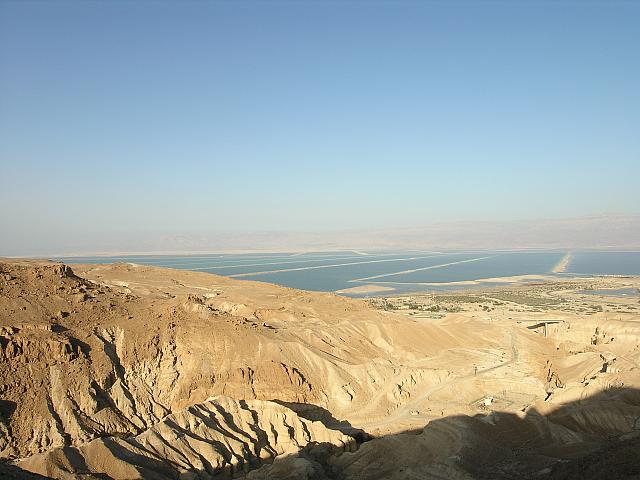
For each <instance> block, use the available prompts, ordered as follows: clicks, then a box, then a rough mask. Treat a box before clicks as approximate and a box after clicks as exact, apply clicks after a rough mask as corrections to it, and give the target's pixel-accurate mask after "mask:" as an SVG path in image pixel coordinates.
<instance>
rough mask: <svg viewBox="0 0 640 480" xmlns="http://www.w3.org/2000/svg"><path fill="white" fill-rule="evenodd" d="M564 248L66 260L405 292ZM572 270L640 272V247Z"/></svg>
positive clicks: (541, 270) (600, 255) (506, 271)
mask: <svg viewBox="0 0 640 480" xmlns="http://www.w3.org/2000/svg"><path fill="white" fill-rule="evenodd" d="M566 254H567V252H560V251H553V252H551V251H516V252H513V251H476V252H469V251H460V252H429V251H395V252H360V251H352V252H321V253H320V252H316V253H302V254H300V253H273V254H243V255H233V254H209V255H178V256H169V255H156V256H150V255H141V256H117V257H113V256H111V257H104V256H100V257H66V258H61V260H64V261H65V262H67V263H112V262H129V263H136V264H144V265H154V266H163V267H170V268H177V269H184V270H193V271H200V272H209V273H215V274H218V275H224V276H229V277H233V278H240V279H245V280H257V281H262V282H270V283H276V284H279V285H284V286H287V287H292V288H299V289H304V290H316V291H336V290H342V289H349V288H353V287H357V286H362V285H378V286H384V287H386V288H389V289H390V290H387V291H394V292H396V293H402V292H414V291H425V290H427V291H428V290H441V289H452V288H461V287H464V285H456V284H455V283H454V284H453V285H449V283H451V282H468V281H474V280H483V279H495V278H498V277H512V276H518V275H549V274H554V273H553V271H554V269H555V268H556V266H557V265H558V264H559V263H560V262H561V261H562V260H563V258H564V257H565V255H566ZM573 274H576V275H591V274H596V275H640V252H574V253H571V256H570V260H569V263H568V264H567V265H566V266H565V267H564V271H563V272H562V273H560V274H557V275H565V276H566V275H573ZM486 283H489V284H491V283H495V282H491V281H490V280H489V281H488V282H486ZM391 289H393V290H391Z"/></svg>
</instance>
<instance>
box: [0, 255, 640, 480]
mask: <svg viewBox="0 0 640 480" xmlns="http://www.w3.org/2000/svg"><path fill="white" fill-rule="evenodd" d="M621 287H626V288H634V289H637V288H638V287H640V280H639V279H637V278H632V277H629V278H594V279H579V280H577V279H566V280H561V281H559V280H544V281H540V282H537V283H528V284H522V285H510V286H504V287H500V288H493V289H490V290H477V291H475V290H474V291H466V292H464V293H447V294H434V295H413V296H404V297H390V298H376V299H372V300H354V299H349V298H343V297H340V296H337V295H334V294H323V293H310V292H302V291H298V290H294V289H288V288H282V287H278V286H274V285H270V284H265V283H259V282H249V281H242V280H237V279H229V278H225V277H219V276H215V275H210V274H206V273H198V272H188V271H183V270H172V269H163V268H155V267H147V266H138V265H131V264H115V265H100V266H95V265H77V266H74V268H73V271H72V270H71V269H70V268H69V267H67V266H64V265H60V264H52V263H47V262H32V261H8V260H7V261H2V262H0V415H1V416H0V455H1V456H2V457H3V458H4V462H3V463H0V474H3V475H5V476H7V478H12V477H10V475H11V476H13V477H14V478H20V476H21V475H31V477H26V476H25V478H38V475H42V476H48V477H52V478H59V479H71V478H74V479H75V478H82V479H121V480H124V479H134V478H140V479H148V478H153V479H177V478H180V479H187V478H189V479H190V478H248V479H275V478H290V479H328V478H334V479H338V478H340V479H374V478H376V479H377V478H397V479H401V478H402V479H404V478H452V479H455V478H460V479H462V478H465V479H466V478H505V479H506V478H552V479H559V478H581V479H584V478H586V479H589V478H593V479H595V478H633V477H632V475H634V474H637V473H639V472H640V461H638V460H637V455H635V456H634V455H629V452H634V451H636V452H637V447H638V444H639V441H640V440H638V438H639V437H640V370H639V369H638V365H639V362H640V303H639V301H640V297H638V296H635V295H628V296H611V295H589V294H587V293H584V291H585V290H588V289H607V288H621ZM634 449H636V450H634ZM629 459H631V460H629ZM585 462H586V463H585ZM602 472H605V473H606V474H607V475H609V474H611V475H614V476H609V477H606V476H602Z"/></svg>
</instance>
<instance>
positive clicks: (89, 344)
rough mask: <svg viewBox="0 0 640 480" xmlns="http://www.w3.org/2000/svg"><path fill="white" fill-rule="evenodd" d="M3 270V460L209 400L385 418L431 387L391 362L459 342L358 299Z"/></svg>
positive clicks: (176, 275) (138, 424) (128, 274)
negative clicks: (367, 411)
mask: <svg viewBox="0 0 640 480" xmlns="http://www.w3.org/2000/svg"><path fill="white" fill-rule="evenodd" d="M0 268H1V269H2V270H1V272H2V273H1V275H2V277H1V280H0V288H1V289H2V290H1V291H2V301H1V302H0V319H1V321H2V323H1V324H0V356H1V357H0V358H1V359H2V361H1V362H0V378H1V379H2V384H1V385H0V389H1V390H0V394H1V395H2V401H3V421H2V423H1V425H2V427H1V428H2V430H1V431H2V437H1V439H0V448H1V449H2V450H1V453H2V455H3V456H5V457H24V456H27V455H30V454H34V453H40V452H44V451H46V450H49V449H51V448H54V447H60V446H65V445H67V446H68V445H79V444H82V443H85V442H88V441H90V440H92V439H94V438H96V437H102V436H105V435H115V436H125V435H138V434H140V433H141V432H143V431H145V430H147V429H149V428H150V427H152V426H153V425H156V424H157V423H158V422H159V421H160V420H161V419H163V418H165V417H166V415H168V414H170V413H171V412H176V411H179V410H180V409H182V408H185V407H187V406H190V405H194V404H197V403H201V402H204V401H206V400H207V399H208V398H210V397H213V396H216V395H227V396H230V397H233V398H237V399H263V400H271V399H278V400H280V401H284V402H294V403H300V404H313V405H318V406H321V407H323V408H327V409H329V410H330V411H331V412H332V413H334V414H336V415H337V416H340V415H341V414H343V413H344V412H347V411H353V410H354V409H358V408H360V407H362V406H364V405H367V404H369V401H370V400H371V399H372V398H373V397H375V402H376V403H375V406H376V408H375V410H376V411H377V410H379V409H382V410H385V409H389V408H393V407H394V405H397V404H398V403H399V402H401V401H402V396H403V394H404V395H405V396H406V395H408V393H407V392H408V391H409V390H410V385H411V382H412V381H413V380H412V378H413V377H414V376H420V377H424V376H429V375H434V372H433V371H429V372H426V371H424V369H421V370H418V369H407V368H405V367H403V366H402V363H404V362H407V363H408V362H410V361H412V360H415V359H416V358H420V357H425V358H426V357H428V356H432V355H433V354H437V353H438V352H439V351H442V350H444V349H446V348H448V347H452V346H457V345H460V344H461V343H462V342H464V338H462V339H460V338H455V337H454V336H452V335H451V334H450V333H448V332H444V331H443V330H442V329H441V328H439V327H437V326H433V325H422V326H417V325H405V324H403V322H402V321H401V320H400V319H399V318H397V317H394V316H392V315H387V314H384V313H380V312H376V311H373V310H371V309H369V308H368V307H366V305H364V304H363V303H362V302H359V301H353V300H349V299H343V298H340V297H337V296H333V295H319V294H311V293H303V292H299V291H295V290H290V289H283V288H279V287H275V286H272V285H266V284H255V283H251V282H238V281H230V280H227V279H224V278H221V277H215V276H211V275H198V274H193V273H191V274H189V273H185V272H173V271H170V270H161V271H160V272H159V271H157V270H155V269H151V268H147V267H135V266H129V265H117V266H114V267H95V268H93V269H89V270H88V271H87V272H86V275H85V276H86V277H87V278H92V280H87V279H85V278H80V277H78V276H76V275H75V274H74V273H73V272H72V271H71V269H70V268H69V267H66V266H62V265H56V264H46V263H29V262H23V263H13V264H9V263H5V264H2V266H1V267H0ZM107 273H109V278H108V279H107V280H104V281H101V280H100V275H101V274H102V275H104V274H107ZM118 277H121V280H117V278H118ZM182 277H186V278H188V279H189V280H191V281H193V280H196V283H197V281H200V282H202V281H203V280H204V282H205V285H206V286H201V285H195V286H191V287H190V286H186V278H182ZM114 278H115V279H114ZM99 282H100V283H99ZM136 282H138V283H136ZM438 339H439V340H440V342H439V344H438V342H434V340H438ZM416 340H417V342H416ZM391 359H392V360H391ZM436 372H437V370H436ZM405 383H406V384H407V385H405ZM413 383H415V381H413ZM403 385H405V386H403ZM381 389H383V390H385V389H386V391H384V394H383V395H378V396H376V394H379V393H380V391H381ZM403 392H404V393H403ZM368 406H371V405H370V404H369V405H368Z"/></svg>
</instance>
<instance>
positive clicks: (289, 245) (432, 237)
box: [153, 215, 640, 252]
mask: <svg viewBox="0 0 640 480" xmlns="http://www.w3.org/2000/svg"><path fill="white" fill-rule="evenodd" d="M521 248H536V249H568V248H570V249H640V215H624V216H623V215H616V216H597V217H596V216H593V217H582V218H570V219H548V220H537V221H530V220H527V221H505V222H480V221H478V222H456V223H439V224H433V225H426V226H419V227H412V228H402V229H380V230H357V231H342V232H254V233H217V234H210V235H169V236H164V237H162V238H160V239H159V240H158V242H157V243H156V244H155V245H154V248H153V250H154V251H167V252H169V251H208V250H210V251H252V250H265V251H267V250H268V251H278V250H279V251H310V250H337V249H359V250H366V249H376V250H378V249H437V250H453V249H521Z"/></svg>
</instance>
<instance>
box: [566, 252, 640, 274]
mask: <svg viewBox="0 0 640 480" xmlns="http://www.w3.org/2000/svg"><path fill="white" fill-rule="evenodd" d="M566 272H567V273H577V274H586V275H640V252H578V253H574V254H573V258H572V260H571V263H570V264H569V266H568V267H567V270H566Z"/></svg>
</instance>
